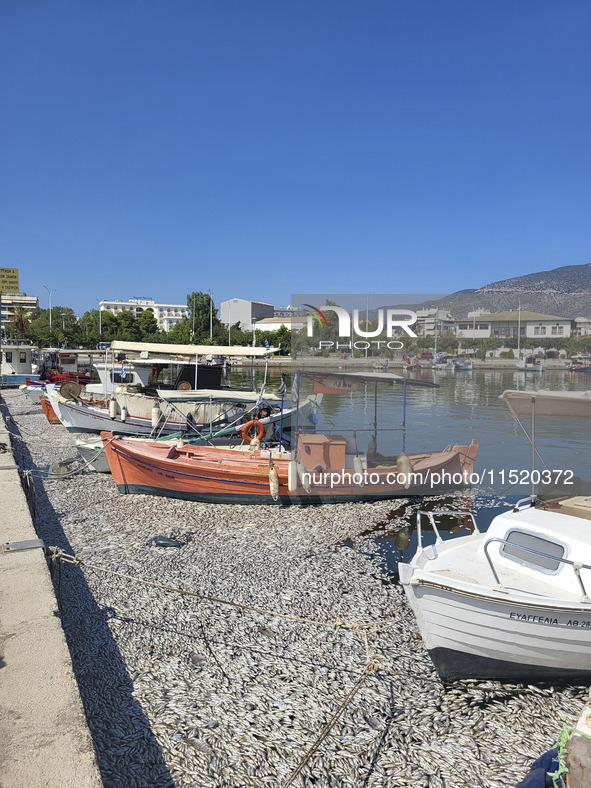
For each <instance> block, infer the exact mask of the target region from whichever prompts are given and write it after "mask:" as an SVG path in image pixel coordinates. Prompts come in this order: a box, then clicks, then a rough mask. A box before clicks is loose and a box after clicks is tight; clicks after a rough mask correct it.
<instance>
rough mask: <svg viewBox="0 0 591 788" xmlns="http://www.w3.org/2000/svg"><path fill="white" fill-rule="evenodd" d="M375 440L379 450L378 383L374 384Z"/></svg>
mask: <svg viewBox="0 0 591 788" xmlns="http://www.w3.org/2000/svg"><path fill="white" fill-rule="evenodd" d="M373 439H374V442H375V444H376V451H377V450H378V382H377V380H375V381H374V384H373Z"/></svg>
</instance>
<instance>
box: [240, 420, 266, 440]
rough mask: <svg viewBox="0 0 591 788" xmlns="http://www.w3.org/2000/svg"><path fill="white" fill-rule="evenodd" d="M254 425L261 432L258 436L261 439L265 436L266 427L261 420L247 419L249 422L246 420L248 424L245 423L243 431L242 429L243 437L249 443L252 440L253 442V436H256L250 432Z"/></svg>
mask: <svg viewBox="0 0 591 788" xmlns="http://www.w3.org/2000/svg"><path fill="white" fill-rule="evenodd" d="M253 427H256V429H258V431H259V434H258V436H257V437H258V439H259V440H260V439H261V438H262V437H263V435H264V434H265V427H264V426H263V425H262V424H261V422H260V421H256V420H255V419H253V420H252V421H247V422H246V424H245V425H244V427H242V431H241V434H242V438H243V439H244V440H245V441H246V442H247V443H250V442H251V440H252V439H253V437H254V436H251V435H250V434H249V433H250V431H251V429H252V428H253Z"/></svg>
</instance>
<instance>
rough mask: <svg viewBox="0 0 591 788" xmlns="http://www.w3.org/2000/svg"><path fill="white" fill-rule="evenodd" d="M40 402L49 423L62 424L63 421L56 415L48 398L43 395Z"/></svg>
mask: <svg viewBox="0 0 591 788" xmlns="http://www.w3.org/2000/svg"><path fill="white" fill-rule="evenodd" d="M39 402H40V403H41V407H42V408H43V413H45V415H46V416H47V421H48V422H49V423H50V424H61V421H60V420H59V419H58V417H57V416H56V414H55V411H54V409H53V408H52V407H51V402H50V401H49V400H48V399H47V397H46V396H45V395H44V394H42V395H41V396H40V397H39Z"/></svg>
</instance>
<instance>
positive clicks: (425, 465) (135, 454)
mask: <svg viewBox="0 0 591 788" xmlns="http://www.w3.org/2000/svg"><path fill="white" fill-rule="evenodd" d="M101 437H102V438H103V443H104V446H105V453H106V456H107V459H108V462H109V467H110V469H111V473H112V475H113V478H114V480H115V483H116V484H117V487H118V488H119V490H120V492H122V493H143V494H151V495H164V496H168V497H171V498H183V499H186V500H192V501H203V502H210V503H239V504H273V503H278V504H284V505H285V504H322V503H339V502H343V503H344V502H352V501H375V500H381V499H389V498H394V497H398V496H407V495H427V494H428V495H433V494H437V493H441V492H447V491H449V490H450V489H458V488H461V487H466V486H468V485H469V484H470V482H471V474H472V471H473V467H474V459H475V457H476V453H477V451H478V441H477V440H473V441H472V443H471V444H470V446H453V447H448V448H447V449H445V450H444V451H439V452H423V453H421V454H411V455H408V456H407V455H406V454H404V455H402V454H401V455H398V457H397V458H394V457H392V458H383V457H380V458H379V460H376V461H374V462H373V463H372V461H371V459H372V458H371V457H370V458H369V462H368V458H367V455H359V454H356V455H350V454H347V441H346V439H345V438H344V437H342V436H339V435H309V434H302V435H300V436H299V438H298V447H297V449H298V451H297V456H298V457H299V458H302V460H301V461H300V460H298V461H295V460H294V459H293V458H292V456H291V454H290V453H286V452H279V451H274V450H261V449H257V450H255V451H252V452H251V451H249V450H248V449H240V450H238V449H228V448H225V447H219V446H195V445H191V444H185V445H182V446H175V447H171V446H170V445H163V444H162V443H158V442H156V441H138V440H137V439H135V440H130V439H127V438H125V437H123V436H114V435H113V433H109V432H102V433H101ZM378 462H379V463H380V464H378ZM382 463H383V464H382ZM372 465H373V466H374V467H372ZM399 465H400V467H399ZM275 472H276V476H275Z"/></svg>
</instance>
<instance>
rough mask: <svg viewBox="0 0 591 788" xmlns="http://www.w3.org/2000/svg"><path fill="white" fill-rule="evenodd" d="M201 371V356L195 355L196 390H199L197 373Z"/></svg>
mask: <svg viewBox="0 0 591 788" xmlns="http://www.w3.org/2000/svg"><path fill="white" fill-rule="evenodd" d="M198 370H199V356H198V355H197V354H195V389H196V388H197V373H198Z"/></svg>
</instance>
